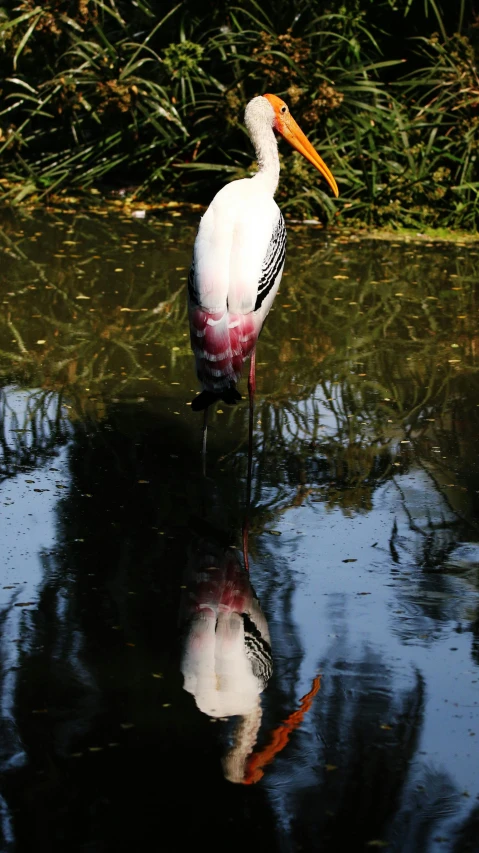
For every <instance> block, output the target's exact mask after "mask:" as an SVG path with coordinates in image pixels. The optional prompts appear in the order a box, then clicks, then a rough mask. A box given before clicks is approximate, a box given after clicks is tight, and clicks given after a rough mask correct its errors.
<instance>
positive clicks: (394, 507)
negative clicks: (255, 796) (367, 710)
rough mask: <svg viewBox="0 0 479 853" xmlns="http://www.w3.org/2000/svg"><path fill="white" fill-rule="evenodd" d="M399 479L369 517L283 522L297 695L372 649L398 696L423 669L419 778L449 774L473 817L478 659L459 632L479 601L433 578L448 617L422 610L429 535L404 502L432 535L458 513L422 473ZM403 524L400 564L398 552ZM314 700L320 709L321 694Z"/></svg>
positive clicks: (294, 516)
mask: <svg viewBox="0 0 479 853" xmlns="http://www.w3.org/2000/svg"><path fill="white" fill-rule="evenodd" d="M396 481H397V484H398V485H399V486H400V487H401V489H400V490H399V489H398V488H396V486H395V485H394V483H393V482H391V481H389V482H387V483H385V484H384V485H383V486H382V487H380V488H379V489H378V490H377V491H376V492H375V495H374V511H373V512H370V513H368V514H364V513H360V514H356V515H353V516H352V517H346V515H345V514H343V512H342V511H341V509H339V508H335V509H327V508H326V505H325V504H322V503H315V504H314V505H308V504H305V505H304V506H302V507H296V508H292V509H290V510H289V511H288V512H287V513H285V514H284V515H283V516H282V518H281V520H280V522H276V523H275V526H276V528H277V529H278V530H279V531H280V532H281V534H282V536H281V539H278V541H277V542H275V545H276V546H277V548H278V549H280V551H281V556H282V558H283V559H286V560H287V561H288V562H289V564H290V566H291V569H292V571H293V572H295V573H296V578H295V580H296V591H295V595H294V598H293V620H294V622H295V624H296V626H297V630H298V634H299V637H300V639H301V642H302V645H303V651H304V657H303V660H302V665H301V671H300V678H299V681H298V684H297V697H300V696H301V695H303V694H304V693H306V692H307V691H308V690H309V689H310V687H311V679H312V677H313V676H314V675H315V674H316V673H317V672H318V667H319V668H321V667H320V663H321V662H323V666H324V667H325V668H326V670H327V672H326V677H327V676H328V674H329V673H330V671H331V667H332V668H333V669H334V659H335V657H336V659H337V660H347V662H348V664H351V665H353V667H354V663H359V662H360V661H361V660H362V659H363V658H364V654H365V650H366V648H368V649H369V650H372V652H373V653H374V654H376V655H378V656H379V657H380V658H381V661H382V662H383V664H384V665H385V666H386V667H387V668H388V670H389V671H390V672H391V675H392V679H393V682H392V684H393V689H394V690H395V691H396V692H397V694H398V695H400V693H401V692H402V691H404V690H405V689H408V688H409V689H411V686H412V684H413V681H414V675H415V672H416V671H419V672H420V673H421V674H422V675H423V676H424V678H425V681H426V708H425V714H424V722H423V726H422V729H421V737H420V742H419V746H418V752H417V754H416V758H415V766H414V769H413V773H414V774H416V773H417V774H420V771H421V768H424V765H426V766H432V767H434V769H436V770H438V771H440V770H444V771H445V772H446V773H447V774H448V775H449V776H450V777H451V778H452V780H453V781H454V783H455V784H456V785H457V788H458V790H459V792H460V793H463V792H464V791H467V792H468V794H469V795H470V798H468V797H464V800H463V803H464V814H466V813H468V811H469V809H470V807H471V803H472V802H473V798H475V797H476V796H478V795H479V774H478V772H477V755H478V742H479V670H478V667H477V666H475V665H474V663H473V661H472V659H471V634H470V632H469V631H465V632H464V633H457V632H456V630H455V629H456V628H457V625H458V622H460V621H461V620H465V621H467V612H469V618H470V614H471V613H472V612H473V608H474V607H476V606H477V603H478V594H477V592H476V591H475V590H474V589H473V588H472V587H470V586H469V585H468V584H467V582H466V581H465V580H463V579H461V578H460V577H453V576H451V575H443V574H440V575H436V576H435V577H434V575H428V576H427V579H428V587H427V589H426V592H425V597H426V598H430V599H432V600H433V601H436V599H437V601H438V602H439V606H440V611H441V619H439V620H438V619H432V618H431V617H430V616H429V615H427V614H426V613H425V612H424V611H423V609H422V607H421V605H422V604H423V603H425V602H423V601H422V600H421V596H422V595H423V591H422V589H421V586H420V583H419V582H420V581H421V580H422V579H423V572H422V570H421V569H420V568H419V567H418V565H417V557H416V558H415V554H417V553H418V552H419V547H420V546H421V545H422V543H423V537H422V536H421V534H420V533H417V532H414V531H413V530H411V528H410V519H409V517H408V515H407V514H406V512H405V505H406V507H407V509H408V511H409V512H410V513H411V514H412V516H413V519H414V522H415V523H416V525H418V526H419V527H423V528H424V529H426V524H427V522H432V523H434V522H436V523H440V522H441V521H444V520H447V521H450V520H452V516H451V513H450V511H448V510H447V508H446V507H445V505H444V503H443V501H442V499H441V496H440V495H439V494H438V492H437V491H436V490H435V489H434V486H433V484H432V482H431V480H429V478H428V476H427V474H425V473H424V472H423V471H421V470H412V471H411V473H410V474H408V475H407V476H399V477H397V478H396ZM401 492H402V494H403V495H404V496H405V498H406V501H405V505H404V503H403V499H402V497H401ZM395 520H396V523H397V528H398V530H397V539H396V547H397V551H398V554H399V559H400V562H399V563H395V562H393V559H392V555H391V551H390V547H389V540H390V537H391V532H392V528H393V524H394V521H395ZM268 545H269V542H268ZM345 560H355V562H344V561H345ZM391 569H393V570H395V571H391ZM253 571H254V572H258V571H259V568H258V567H255V568H254V570H253ZM435 584H437V589H434V585H435ZM365 593H367V594H365ZM408 596H410V597H411V605H412V607H413V608H414V612H411V608H410V607H408V603H409V602H408ZM426 603H427V602H426ZM453 649H454V650H453ZM474 682H475V683H474ZM315 702H321V692H320V693H319V694H318V697H317V698H316V699H315ZM386 722H387V721H386ZM304 725H305V726H306V727H308V725H310V721H308V719H306V720H305V723H304ZM472 733H474V734H472ZM311 736H312V737H314V732H313V730H311ZM411 781H412V780H410V784H411ZM274 797H275V799H277V797H278V791H276V792H275V793H274ZM458 817H459V815H458V814H456V815H454V818H455V819H456V818H458Z"/></svg>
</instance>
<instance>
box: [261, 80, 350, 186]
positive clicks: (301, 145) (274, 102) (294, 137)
mask: <svg viewBox="0 0 479 853" xmlns="http://www.w3.org/2000/svg"><path fill="white" fill-rule="evenodd" d="M260 97H261V98H263V99H265V100H266V101H268V103H269V104H270V105H271V107H272V108H273V114H274V118H273V127H274V129H275V130H276V131H277V132H278V133H280V134H281V136H284V138H285V139H286V141H287V142H289V144H290V145H292V147H293V148H296V151H299V153H300V154H302V155H303V157H305V158H306V160H309V162H310V163H312V164H313V166H314V167H315V168H316V169H317V170H318V172H320V173H321V175H322V176H323V178H324V179H325V180H326V181H327V182H328V184H329V186H330V187H331V189H332V191H333V193H334V195H335V196H336V198H337V197H338V195H339V190H338V185H337V183H336V181H335V180H334V178H333V176H332V174H331V172H330V171H329V169H328V167H327V166H326V163H325V162H324V160H323V159H322V158H321V157H320V156H319V154H318V152H317V151H316V150H315V148H313V146H312V145H311V143H310V142H309V140H308V139H307V138H306V136H305V135H304V133H303V131H302V130H301V128H300V127H299V125H298V124H297V123H296V122H295V120H294V118H293V116H292V115H291V113H290V111H289V108H288V105H287V104H285V102H284V101H282V100H281V98H278V96H277V95H262V96H260ZM255 100H258V101H259V100H260V98H258V99H256V98H255Z"/></svg>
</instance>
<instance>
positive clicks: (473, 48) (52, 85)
mask: <svg viewBox="0 0 479 853" xmlns="http://www.w3.org/2000/svg"><path fill="white" fill-rule="evenodd" d="M453 7H454V8H452V6H451V4H446V3H445V2H443V3H442V4H441V3H440V2H438V0H425V2H423V0H395V2H393V0H374V3H373V2H372V0H346V2H339V0H331V3H330V4H329V10H328V12H327V13H326V12H325V11H324V4H323V3H321V2H320V0H312V2H306V0H299V2H298V3H295V4H294V8H293V5H292V4H291V3H290V2H286V0H281V2H279V3H275V4H274V5H273V4H270V3H269V2H265V3H263V4H261V5H259V4H257V3H256V2H255V0H246V2H245V3H241V4H238V5H234V3H230V2H223V3H222V4H216V5H215V6H214V8H213V7H212V6H211V4H206V3H201V2H199V3H194V4H193V3H192V2H189V0H184V2H180V3H177V4H174V3H170V2H167V3H165V4H162V5H161V9H162V17H161V18H158V4H155V3H154V2H153V0H142V2H138V3H136V4H132V3H128V2H126V0H124V2H123V0H118V2H115V1H114V0H90V2H85V0H50V2H47V3H43V4H38V5H35V2H34V0H22V2H19V3H18V5H17V7H16V8H14V9H13V10H11V11H7V10H6V9H5V8H3V10H0V69H1V71H2V79H3V80H4V85H3V93H2V108H1V110H0V163H1V166H2V174H3V178H2V180H1V182H0V187H1V192H2V199H3V201H4V202H5V203H10V204H22V203H25V202H28V203H31V202H37V201H40V202H45V201H46V202H48V201H49V200H51V199H52V198H57V197H58V195H59V194H62V193H70V192H72V191H73V192H75V193H84V192H85V191H87V190H88V189H89V188H92V187H94V188H100V190H101V191H102V192H104V191H105V190H107V189H112V188H117V189H122V190H126V193H127V195H128V196H129V197H130V198H132V199H136V200H138V199H148V200H150V201H151V200H155V199H156V200H162V201H164V200H166V199H168V198H174V199H176V200H188V201H192V202H200V203H207V202H208V201H209V199H210V198H211V195H212V194H213V192H214V191H215V190H216V189H217V188H219V186H221V185H222V184H223V183H224V182H225V180H230V179H232V178H235V177H239V176H242V175H245V174H249V173H250V172H251V169H252V166H253V162H252V157H253V152H252V149H251V146H250V143H249V141H248V140H247V137H246V133H245V129H244V126H243V124H242V117H243V110H244V106H245V103H246V102H247V101H248V99H249V98H250V97H252V96H254V95H256V94H258V93H261V92H265V91H273V92H275V93H277V94H279V95H281V96H283V97H284V98H285V100H287V101H288V102H289V104H290V107H291V109H292V112H293V114H294V115H295V117H296V118H297V120H298V121H299V123H300V124H301V126H302V127H303V128H304V130H305V132H307V134H308V135H309V136H310V138H311V140H312V141H313V143H314V144H315V145H316V146H317V147H318V149H319V150H320V152H321V154H322V156H323V157H324V159H325V160H326V162H327V163H328V165H329V166H330V168H331V169H332V171H333V173H334V175H335V177H336V179H337V181H338V185H339V188H340V198H339V200H338V201H337V202H336V201H333V200H332V198H331V196H330V194H329V193H328V191H327V190H326V188H325V187H324V185H322V184H320V183H318V181H317V176H316V173H315V172H314V171H313V170H312V169H311V168H310V167H309V166H308V165H307V164H306V163H305V162H304V161H303V160H302V159H301V158H300V157H299V156H297V155H295V154H293V153H292V152H290V151H289V150H288V151H283V149H281V151H282V154H281V156H282V170H283V175H282V181H281V184H280V189H279V192H278V200H279V203H280V204H281V206H282V208H283V209H284V210H285V212H286V213H287V214H289V215H291V216H297V217H304V218H311V217H320V218H321V219H322V220H323V221H324V222H328V223H335V222H345V221H348V220H352V221H354V222H355V223H358V224H365V225H376V226H385V227H390V226H400V227H406V228H412V229H416V228H417V229H420V228H422V227H423V226H425V225H427V226H429V227H435V228H437V227H443V228H461V229H465V230H467V231H475V230H477V223H478V211H479V175H478V170H477V149H478V145H479V143H478V141H477V140H478V139H479V133H478V130H479V127H478V125H479V117H478V115H477V103H478V100H479V77H478V73H477V44H478V32H479V30H478V28H477V26H476V24H477V21H475V19H474V14H473V7H472V3H470V2H468V0H461V2H459V3H457V4H453Z"/></svg>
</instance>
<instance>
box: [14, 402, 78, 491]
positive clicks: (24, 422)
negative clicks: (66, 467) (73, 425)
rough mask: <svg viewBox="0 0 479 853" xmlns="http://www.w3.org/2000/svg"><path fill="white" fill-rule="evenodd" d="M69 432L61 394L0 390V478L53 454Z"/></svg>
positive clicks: (35, 463)
mask: <svg viewBox="0 0 479 853" xmlns="http://www.w3.org/2000/svg"><path fill="white" fill-rule="evenodd" d="M69 432H70V429H69V424H68V422H67V421H66V420H65V416H64V412H63V411H62V398H61V395H58V394H55V393H51V392H46V391H29V392H21V391H18V390H16V389H13V388H9V389H5V390H2V389H0V477H2V478H3V477H10V476H14V475H15V474H17V472H18V471H19V470H22V469H23V470H28V469H30V468H34V467H35V465H37V464H38V463H39V462H40V461H41V460H42V459H45V458H46V457H47V456H49V455H54V454H55V452H56V449H57V448H58V447H61V446H62V445H63V444H65V442H66V440H67V437H68V434H69Z"/></svg>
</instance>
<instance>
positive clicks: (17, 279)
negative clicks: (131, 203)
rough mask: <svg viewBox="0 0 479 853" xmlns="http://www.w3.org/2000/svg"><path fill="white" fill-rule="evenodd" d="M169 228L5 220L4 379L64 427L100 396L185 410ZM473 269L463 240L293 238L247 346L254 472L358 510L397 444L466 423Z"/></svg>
mask: <svg viewBox="0 0 479 853" xmlns="http://www.w3.org/2000/svg"><path fill="white" fill-rule="evenodd" d="M180 219H181V218H178V217H166V218H165V219H164V220H160V221H158V222H156V221H151V222H150V221H147V222H136V221H135V222H132V221H130V220H127V219H122V218H119V217H111V218H101V219H95V218H89V217H87V216H80V217H75V218H72V219H71V220H66V218H65V217H63V218H52V219H51V220H47V222H44V221H42V224H41V226H39V222H38V220H37V219H36V218H33V219H29V218H28V217H24V218H21V219H18V220H17V219H11V220H9V221H8V222H7V229H6V235H5V241H6V248H8V249H9V251H8V252H7V254H6V260H5V263H6V264H8V269H7V280H6V284H5V288H4V291H3V292H4V294H5V299H6V300H7V304H6V306H4V307H5V312H4V313H3V314H2V318H1V320H0V322H1V324H2V325H1V329H2V332H1V338H0V350H1V353H0V364H1V371H2V375H3V377H4V381H10V380H11V379H13V378H16V379H17V380H19V381H20V382H21V383H22V384H23V385H24V386H30V387H31V386H33V385H35V386H37V387H40V388H43V389H45V390H58V391H61V393H62V394H63V396H64V399H67V398H68V404H69V405H70V406H71V408H70V409H69V410H68V411H69V416H70V417H71V418H74V417H81V416H82V415H83V414H85V413H86V412H88V414H89V415H90V416H96V417H97V418H99V419H101V418H103V416H104V414H105V411H106V404H107V403H108V400H109V399H110V398H111V397H112V396H113V397H125V396H130V397H131V396H133V395H138V394H141V395H145V394H146V395H147V396H148V397H155V396H161V397H168V398H170V399H173V400H176V401H177V405H178V406H184V405H185V403H186V402H187V401H188V400H189V399H191V391H190V389H191V388H194V382H195V380H194V378H193V375H194V374H193V359H192V356H191V353H190V350H189V342H188V337H187V329H188V324H187V314H186V298H185V288H186V281H185V279H186V275H187V267H188V263H189V256H190V247H191V244H192V241H193V235H194V229H193V228H192V227H190V226H189V225H184V224H183V225H181V224H178V223H179V221H180ZM165 225H168V226H171V227H164V226H165ZM39 227H41V229H42V232H41V238H42V243H41V245H39V244H38V242H37V240H36V239H34V238H35V234H38V233H39V231H38V230H37V229H39ZM32 238H33V239H32ZM70 244H72V245H70ZM183 245H185V249H183ZM478 266H479V263H478V261H477V255H476V254H475V253H474V252H472V253H471V252H469V251H468V250H467V249H465V248H464V247H457V248H456V247H455V248H451V249H447V250H446V251H444V250H442V249H440V248H438V247H436V246H435V245H434V244H431V243H429V244H426V245H421V246H403V247H401V246H395V245H394V244H378V243H376V242H368V241H355V240H354V239H353V238H352V237H349V238H345V237H343V236H341V235H337V236H335V237H334V238H331V237H330V236H323V235H322V234H321V233H318V232H316V231H315V230H312V231H307V230H298V231H294V230H293V231H292V234H291V240H290V250H289V256H288V262H287V267H286V275H285V278H284V280H283V284H282V286H281V292H280V294H279V295H278V297H277V300H276V302H275V306H274V310H273V311H272V313H271V315H270V317H269V318H268V321H267V323H266V325H265V329H264V331H263V335H262V337H261V341H260V344H259V348H258V381H259V418H260V421H261V428H260V429H259V430H258V436H257V442H258V446H257V452H258V455H259V458H260V459H261V464H262V465H263V466H264V469H265V470H273V468H274V467H275V466H276V467H278V468H280V469H281V470H283V471H284V478H283V479H284V484H285V492H284V495H286V493H288V494H290V492H289V486H287V485H286V484H287V483H288V482H289V481H290V480H291V482H295V483H296V485H297V484H298V483H300V484H301V483H303V484H304V485H305V488H309V486H310V484H311V483H315V484H316V485H321V486H322V487H324V485H325V484H326V482H327V489H328V500H330V502H331V503H332V504H335V503H336V502H338V501H340V502H341V503H342V505H343V506H344V507H345V508H346V507H347V506H350V507H363V508H366V509H367V508H368V507H369V506H370V504H371V495H372V490H373V488H374V487H375V484H376V483H377V482H378V479H382V478H387V477H390V476H392V474H394V473H395V472H397V471H400V470H404V468H405V467H407V465H408V452H409V451H408V447H409V446H408V445H399V444H398V442H399V441H401V440H404V441H406V440H407V441H415V442H416V444H415V446H417V441H416V439H417V437H418V436H421V435H425V434H430V432H431V429H432V427H431V423H432V421H431V419H433V418H436V419H439V418H442V419H443V420H444V418H445V417H446V415H447V412H448V411H449V410H450V409H451V406H454V408H455V409H458V410H463V411H466V406H469V408H470V409H472V408H473V415H471V414H470V413H467V414H465V415H464V417H465V418H466V419H469V420H470V419H471V418H473V419H474V417H475V413H476V409H475V407H472V405H471V404H470V403H468V402H467V401H468V400H471V395H472V394H473V393H474V389H475V387H476V384H477V379H476V377H477V357H476V347H477V309H476V302H475V282H476V281H477V273H478ZM9 294H13V295H9ZM37 341H44V343H41V344H38V343H37ZM243 390H244V389H243ZM183 411H186V410H185V409H183ZM243 413H244V409H243V408H242V407H240V408H239V409H237V410H234V409H233V410H227V413H226V412H225V414H224V415H223V416H221V415H220V416H217V418H216V422H217V424H218V428H219V429H225V428H226V421H229V429H232V430H235V429H236V425H237V424H238V423H239V422H238V418H240V420H241V421H242V419H243ZM285 460H286V464H285ZM275 500H276V499H275ZM278 500H279V502H281V498H278Z"/></svg>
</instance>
